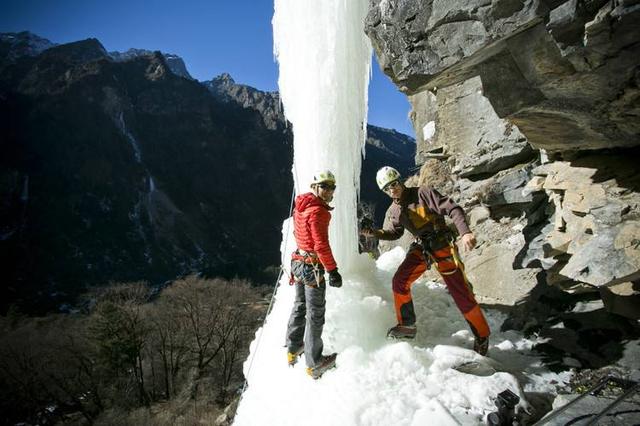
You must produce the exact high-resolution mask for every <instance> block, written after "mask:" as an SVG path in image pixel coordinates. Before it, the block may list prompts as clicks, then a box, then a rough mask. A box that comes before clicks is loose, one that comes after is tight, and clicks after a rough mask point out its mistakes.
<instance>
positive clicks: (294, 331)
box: [287, 282, 307, 354]
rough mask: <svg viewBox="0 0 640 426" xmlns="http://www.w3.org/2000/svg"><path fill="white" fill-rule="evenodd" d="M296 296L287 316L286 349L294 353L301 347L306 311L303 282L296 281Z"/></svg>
mask: <svg viewBox="0 0 640 426" xmlns="http://www.w3.org/2000/svg"><path fill="white" fill-rule="evenodd" d="M295 286H296V297H295V299H294V302H293V309H292V310H291V316H290V317H289V324H288V326H287V349H288V350H289V353H292V354H295V353H297V352H298V351H299V350H300V348H301V347H302V345H303V343H302V339H303V337H304V332H305V322H306V320H305V316H306V313H307V306H306V301H305V294H304V293H305V291H304V288H305V287H306V286H305V285H304V284H303V283H301V282H297V283H296V284H295Z"/></svg>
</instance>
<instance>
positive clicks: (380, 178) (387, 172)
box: [376, 166, 400, 191]
mask: <svg viewBox="0 0 640 426" xmlns="http://www.w3.org/2000/svg"><path fill="white" fill-rule="evenodd" d="M399 179H400V172H398V171H397V170H396V169H394V168H393V167H389V166H384V167H383V168H381V169H380V170H378V173H377V174H376V183H377V184H378V188H380V189H381V190H383V191H384V187H385V186H387V185H389V184H390V183H391V182H393V181H395V180H399Z"/></svg>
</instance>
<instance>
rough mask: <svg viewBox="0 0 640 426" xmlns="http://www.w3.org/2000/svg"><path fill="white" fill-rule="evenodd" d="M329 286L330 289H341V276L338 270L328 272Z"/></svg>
mask: <svg viewBox="0 0 640 426" xmlns="http://www.w3.org/2000/svg"><path fill="white" fill-rule="evenodd" d="M329 285H330V286H331V287H342V276H341V275H340V272H338V268H336V269H334V270H333V271H331V272H329Z"/></svg>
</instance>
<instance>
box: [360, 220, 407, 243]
mask: <svg viewBox="0 0 640 426" xmlns="http://www.w3.org/2000/svg"><path fill="white" fill-rule="evenodd" d="M389 222H390V223H391V228H390V229H373V228H370V229H363V230H362V232H361V233H362V235H364V236H366V237H375V238H377V239H379V240H387V241H392V240H397V239H398V238H400V237H402V234H404V226H402V225H401V224H400V221H399V220H398V218H397V217H395V216H393V215H391V217H390V220H389Z"/></svg>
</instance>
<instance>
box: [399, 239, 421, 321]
mask: <svg viewBox="0 0 640 426" xmlns="http://www.w3.org/2000/svg"><path fill="white" fill-rule="evenodd" d="M426 270H427V264H426V262H425V259H424V255H423V254H422V249H421V248H420V247H413V248H409V252H408V253H407V256H406V257H405V258H404V260H403V261H402V263H401V264H400V266H399V267H398V270H397V271H396V273H395V275H394V276H393V281H392V283H393V285H392V287H393V301H394V304H395V307H396V317H397V319H398V324H400V325H404V326H414V325H415V323H416V314H415V311H414V309H413V300H412V299H411V285H412V284H413V283H414V282H415V280H417V279H418V278H420V276H421V275H422V274H423V273H424V271H426Z"/></svg>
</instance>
